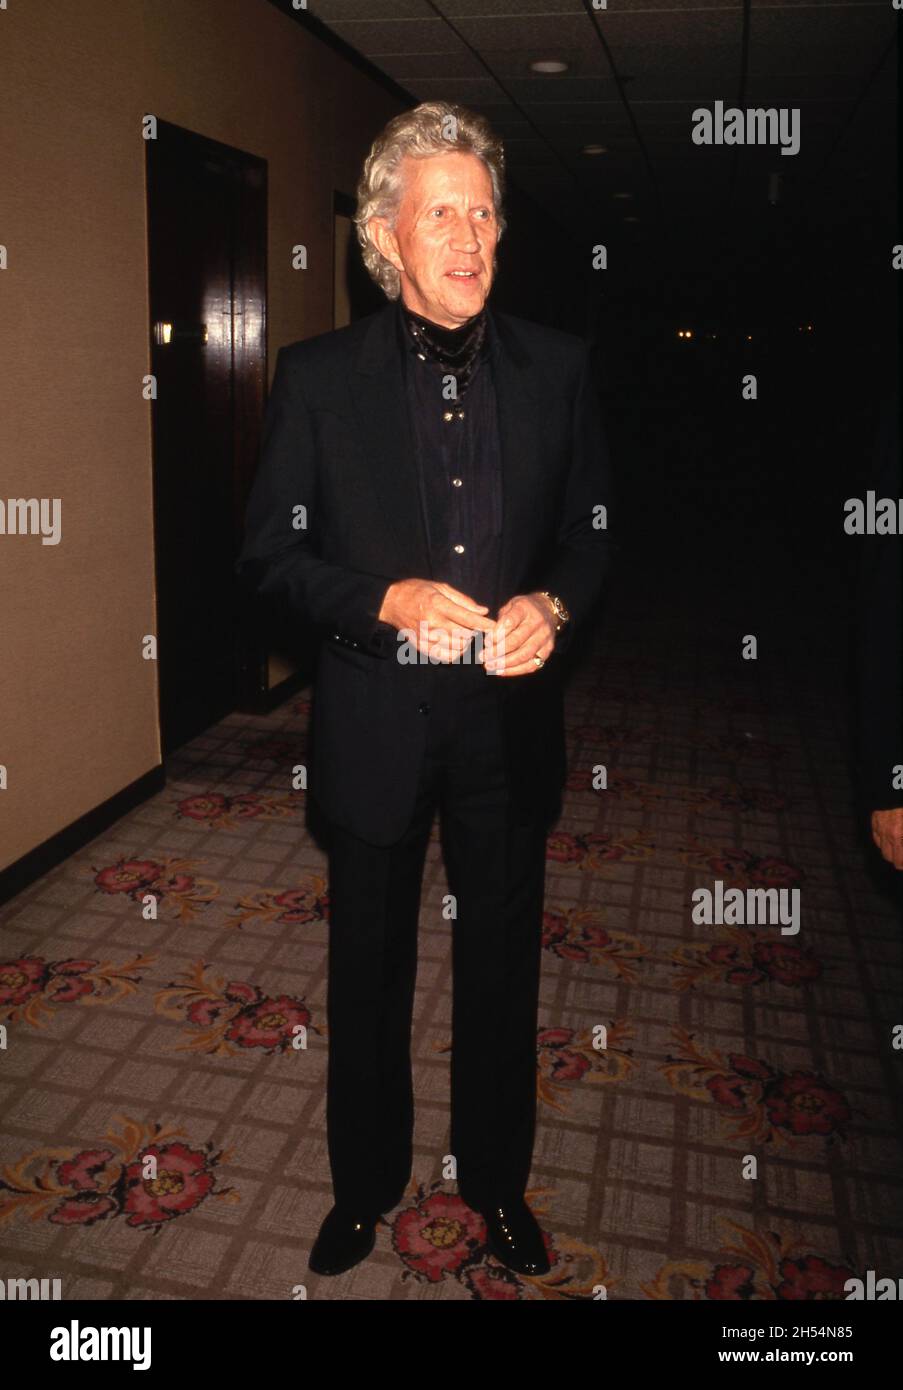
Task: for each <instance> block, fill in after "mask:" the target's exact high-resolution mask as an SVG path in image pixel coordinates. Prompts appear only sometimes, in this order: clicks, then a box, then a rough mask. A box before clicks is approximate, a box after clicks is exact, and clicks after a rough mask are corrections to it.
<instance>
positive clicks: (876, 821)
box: [872, 806, 903, 869]
mask: <svg viewBox="0 0 903 1390" xmlns="http://www.w3.org/2000/svg"><path fill="white" fill-rule="evenodd" d="M872 839H873V840H874V841H875V844H876V845H877V846H878V848H879V849H880V851H881V853H882V854H883V855H884V858H885V859H886V860H887V862H888V863H889V864H893V866H894V868H895V869H903V806H898V807H897V808H896V809H895V810H891V811H873V812H872Z"/></svg>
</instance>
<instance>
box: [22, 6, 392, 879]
mask: <svg viewBox="0 0 903 1390" xmlns="http://www.w3.org/2000/svg"><path fill="white" fill-rule="evenodd" d="M0 30H2V32H0V130H2V132H3V145H4V152H3V214H2V221H0V243H2V244H3V245H4V246H5V247H6V248H7V254H8V267H7V269H5V270H2V271H0V277H2V279H0V290H2V306H3V308H2V329H0V498H3V499H6V498H7V497H21V496H24V497H39V498H40V497H45V498H59V499H61V503H62V542H61V544H59V545H57V546H49V545H48V546H44V545H42V544H41V542H40V539H39V538H38V537H36V536H3V535H0V764H3V765H5V767H6V769H7V777H8V787H7V789H6V790H5V791H0V868H2V867H5V866H6V865H8V864H10V863H12V862H14V861H15V860H16V859H18V858H20V857H21V856H22V855H23V854H25V853H27V852H28V851H29V850H30V849H32V848H34V847H35V846H36V845H38V844H40V843H41V842H42V841H44V840H46V839H47V838H49V837H50V836H52V835H53V834H55V833H56V832H57V831H58V830H60V829H62V828H63V827H64V826H66V825H68V824H70V823H71V822H72V821H74V820H75V819H77V818H78V817H79V816H81V815H83V814H84V813H85V812H87V811H89V810H91V809H92V808H93V807H94V806H96V805H98V804H99V803H101V802H103V801H104V800H106V799H107V798H108V797H110V796H113V795H114V794H115V793H116V792H118V791H120V790H121V789H122V788H123V787H125V786H127V785H128V784H129V783H130V782H132V781H134V780H135V778H137V777H140V776H141V775H142V774H143V773H145V772H147V771H148V770H150V769H151V768H152V767H154V766H155V765H156V764H157V763H158V762H159V760H160V745H159V730H158V723H157V690H156V681H157V672H156V667H155V665H154V663H152V662H146V661H144V660H142V657H141V640H142V637H143V636H144V634H145V633H150V632H153V631H154V579H153V536H152V521H153V518H152V510H151V506H152V499H151V452H150V415H149V410H150V407H149V405H148V404H147V403H146V402H145V401H144V400H143V399H142V395H141V379H142V377H143V376H144V374H145V373H146V372H147V371H148V370H149V343H148V296H147V254H146V219H145V182H144V156H145V149H144V142H143V140H142V138H141V118H142V116H143V115H144V114H145V113H147V112H153V113H154V114H156V115H158V116H160V117H162V118H163V119H165V120H168V121H173V122H175V123H176V124H178V125H183V126H187V127H189V128H190V129H192V130H195V131H198V132H200V133H201V134H203V135H208V136H211V137H212V138H213V139H216V140H221V141H224V142H225V143H226V144H230V145H236V146H238V147H240V148H241V149H244V150H247V151H249V152H250V153H252V154H256V155H260V156H262V157H263V158H265V159H266V160H267V161H268V162H269V324H268V345H269V365H270V372H271V373H272V369H273V366H274V363H275V357H276V349H277V348H278V347H279V346H280V345H281V344H282V343H284V342H290V341H292V340H293V339H296V338H301V337H306V336H308V335H310V334H312V333H315V332H322V331H324V330H326V329H328V328H331V327H332V313H333V278H332V257H333V212H332V206H333V205H332V198H333V190H334V188H336V187H337V188H341V189H344V190H345V191H346V192H347V193H353V191H354V186H355V183H356V179H357V174H358V170H359V167H360V162H361V160H362V158H363V155H364V153H365V152H366V148H367V145H368V144H369V141H370V139H372V136H373V135H374V133H375V132H376V130H378V129H379V127H380V126H381V125H382V124H383V123H384V122H385V121H386V120H387V119H388V118H389V117H390V116H391V115H394V114H395V112H396V111H397V110H398V109H399V107H398V105H397V103H395V102H394V101H393V100H392V98H391V97H390V96H389V95H388V94H387V93H385V92H383V91H382V90H381V89H380V88H379V87H378V86H377V85H376V84H374V83H372V82H371V81H370V80H369V79H368V78H366V77H365V76H363V75H362V74H360V73H359V72H357V71H356V70H355V69H353V68H352V67H351V66H350V65H348V64H347V63H345V62H344V61H343V60H342V59H341V58H340V57H338V56H337V55H336V54H335V53H333V52H332V51H331V50H330V49H328V48H327V47H325V46H324V45H322V44H320V43H319V42H317V41H316V40H314V39H312V38H311V37H310V36H309V35H307V34H306V33H305V32H304V31H303V30H301V29H300V27H299V26H298V25H296V24H295V23H294V22H293V21H292V20H290V19H288V18H286V17H285V16H284V15H281V14H280V13H279V12H278V11H277V10H275V9H274V8H273V6H271V5H270V4H268V3H267V2H266V0H190V3H186V0H79V3H77V4H72V3H71V0H40V4H38V5H34V4H32V5H27V4H25V3H18V0H11V3H10V5H9V8H8V9H7V10H6V11H5V12H3V13H2V15H0ZM297 242H303V243H304V244H305V245H306V246H307V248H308V269H307V271H294V270H292V269H291V260H290V249H291V247H292V246H293V245H294V244H296V243H297Z"/></svg>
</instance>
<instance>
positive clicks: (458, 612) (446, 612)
mask: <svg viewBox="0 0 903 1390" xmlns="http://www.w3.org/2000/svg"><path fill="white" fill-rule="evenodd" d="M469 602H470V600H468V603H469ZM487 611H488V610H487V609H486V608H485V607H484V608H483V609H482V611H479V610H478V609H476V608H466V607H464V606H463V605H462V604H459V603H458V602H457V601H456V600H452V599H450V598H444V597H442V596H441V595H440V596H439V597H438V598H437V599H436V601H435V603H434V604H433V611H432V614H431V615H430V617H429V618H428V620H427V621H428V622H429V624H430V626H431V627H443V626H445V625H446V624H445V623H443V621H441V620H442V619H446V618H447V619H448V620H449V622H450V623H451V624H452V626H455V625H456V626H458V627H466V628H470V630H471V631H474V630H476V631H479V632H491V631H492V629H493V628H494V627H495V619H494V618H486V617H484V616H483V614H484V613H486V612H487Z"/></svg>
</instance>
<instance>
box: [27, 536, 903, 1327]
mask: <svg viewBox="0 0 903 1390" xmlns="http://www.w3.org/2000/svg"><path fill="white" fill-rule="evenodd" d="M648 553H649V554H650V555H651V553H652V549H651V548H650V550H649V552H648ZM785 608H786V605H784V607H782V602H781V600H780V598H779V597H777V598H775V601H774V602H773V603H772V604H771V606H769V607H768V608H767V617H764V618H762V619H761V621H760V622H759V625H758V627H755V628H754V630H755V631H759V632H762V633H767V634H768V635H769V639H770V640H769V641H768V642H767V643H763V647H767V651H763V652H762V654H761V655H760V659H759V660H758V661H757V662H755V663H753V662H744V661H742V660H740V658H739V655H738V653H739V649H740V637H741V635H742V634H743V633H745V632H747V631H748V630H749V617H748V616H745V615H744V612H743V609H742V604H741V605H740V608H739V610H738V604H737V593H736V591H735V590H734V589H732V587H731V585H730V584H729V583H728V582H727V581H726V580H725V582H724V583H723V584H721V583H716V584H713V583H712V576H711V574H710V573H709V572H708V568H707V566H706V564H705V563H703V564H701V565H700V566H698V571H697V572H696V573H694V574H688V573H684V574H680V573H676V572H675V571H673V570H672V569H671V568H670V566H669V565H668V564H667V563H666V561H665V559H663V558H659V559H658V560H657V561H656V562H653V561H652V560H651V559H650V560H649V561H648V562H641V561H640V559H639V558H637V556H636V555H634V557H633V558H632V559H630V558H628V560H627V562H626V563H625V566H624V568H623V570H622V573H621V575H620V578H619V582H618V584H617V588H616V592H615V594H614V596H613V598H612V601H611V603H610V605H609V609H608V612H607V615H606V616H605V619H604V621H603V623H602V624H601V625H600V626H599V628H598V630H597V631H596V632H594V633H592V634H590V640H589V641H588V642H587V644H586V646H585V648H584V651H583V657H582V660H581V662H580V663H579V665H578V666H577V668H576V669H575V670H574V672H573V676H572V680H571V684H570V690H569V699H568V732H569V743H570V750H571V768H572V771H571V776H570V784H569V788H568V792H567V797H566V804H565V809H564V813H563V816H562V818H561V820H560V823H559V825H558V826H557V828H556V830H555V833H554V834H553V835H552V836H551V837H550V839H549V842H548V887H547V896H546V928H547V929H546V941H545V952H544V961H543V983H542V997H541V1013H540V1028H539V1035H538V1040H537V1041H538V1052H539V1062H540V1067H539V1083H538V1084H539V1129H538V1134H537V1140H536V1147H535V1154H534V1166H533V1173H532V1179H531V1188H530V1192H529V1198H530V1201H531V1203H532V1205H533V1208H534V1210H535V1211H536V1213H537V1214H538V1215H539V1216H540V1218H541V1221H542V1224H543V1226H544V1228H545V1229H546V1231H547V1232H548V1236H549V1241H550V1246H551V1251H552V1255H553V1259H554V1263H553V1268H552V1272H551V1273H550V1274H549V1275H547V1276H546V1277H544V1278H542V1279H533V1280H531V1279H526V1278H518V1277H516V1276H514V1275H513V1274H510V1273H508V1272H507V1271H506V1270H504V1269H503V1268H502V1267H501V1266H500V1265H498V1264H497V1263H496V1262H495V1261H494V1260H493V1259H492V1258H491V1257H490V1256H488V1254H487V1252H486V1250H485V1247H484V1244H483V1232H482V1229H481V1221H480V1218H479V1217H477V1216H475V1215H474V1214H473V1213H472V1212H470V1211H469V1209H468V1208H466V1207H465V1206H464V1205H463V1204H462V1203H461V1202H460V1200H459V1199H458V1198H457V1196H456V1195H455V1188H454V1184H453V1183H451V1182H446V1181H443V1178H442V1160H443V1156H444V1154H445V1153H446V1152H447V1147H448V1099H447V1092H448V1050H447V1049H448V1042H449V1018H450V994H449V984H450V938H449V932H450V930H451V928H450V925H449V923H448V922H446V921H444V920H443V918H442V916H441V898H442V895H443V893H444V892H445V891H446V889H445V881H444V876H443V870H442V865H441V859H440V856H439V845H438V840H437V838H435V830H434V841H433V843H432V844H431V847H430V852H429V859H428V864H427V874H426V878H425V881H424V893H423V909H422V917H421V945H420V971H419V977H418V989H417V1002H416V1016H415V1031H414V1038H413V1049H414V1056H415V1059H416V1069H415V1087H416V1094H417V1101H418V1110H417V1128H416V1138H415V1145H416V1147H415V1175H414V1183H413V1184H412V1187H411V1190H410V1192H409V1194H408V1196H407V1198H406V1200H405V1201H404V1202H403V1203H402V1205H401V1206H400V1207H399V1208H398V1209H396V1211H394V1212H393V1213H391V1214H390V1215H389V1216H388V1218H387V1220H386V1221H385V1222H384V1223H383V1224H381V1225H380V1228H379V1231H378V1238H377V1247H376V1250H375V1252H374V1253H373V1255H372V1256H371V1257H370V1258H369V1259H368V1260H367V1261H366V1262H365V1263H364V1264H362V1265H360V1266H359V1267H358V1268H356V1269H354V1270H352V1271H350V1272H349V1273H348V1274H346V1275H345V1276H343V1277H341V1278H339V1279H335V1280H325V1279H317V1278H316V1277H315V1276H313V1275H311V1274H310V1273H309V1272H308V1270H307V1255H308V1252H309V1249H310V1246H311V1243H312V1241H313V1238H314V1236H315V1234H316V1231H317V1228H318V1225H319V1222H320V1220H321V1219H322V1216H323V1215H324V1214H325V1212H326V1210H327V1208H328V1206H329V1205H330V1187H329V1170H328V1164H327V1156H326V1147H325V1128H324V1085H325V1073H326V1036H325V1028H324V1014H325V999H326V953H327V952H326V948H327V926H326V915H327V912H328V898H327V891H328V889H327V883H326V879H325V859H324V855H323V853H322V852H321V850H320V849H319V848H318V847H317V845H316V843H315V842H314V840H313V839H312V838H311V837H310V836H309V835H308V834H307V833H306V832H305V830H304V794H303V793H302V792H293V791H292V790H290V769H291V768H292V767H293V766H294V765H295V764H296V763H298V762H303V761H304V759H305V731H306V727H307V722H308V714H309V704H308V700H307V698H306V697H305V696H304V695H302V696H300V697H296V698H294V699H292V700H290V701H288V702H287V703H286V704H285V705H283V706H282V707H281V708H280V709H278V710H277V711H276V712H275V713H274V714H272V715H269V716H267V717H248V716H243V715H233V716H231V717H229V718H227V719H225V720H223V721H222V723H220V724H219V725H217V726H216V727H215V728H212V729H211V730H209V732H208V733H207V734H205V735H204V736H203V737H201V738H198V739H196V740H195V741H194V742H193V743H191V744H190V745H189V746H188V747H186V748H185V749H183V750H182V751H181V752H180V753H179V754H178V756H176V757H174V758H173V759H171V760H170V763H169V765H168V776H169V781H168V785H167V787H166V789H165V791H164V792H162V793H161V794H160V795H158V796H156V797H154V798H153V799H151V800H150V801H148V802H146V803H144V804H143V805H142V806H141V807H140V808H138V809H137V810H136V811H134V812H133V813H131V814H130V815H128V816H126V817H124V818H123V819H122V820H120V821H119V822H118V823H117V824H116V825H115V826H114V827H113V828H112V829H111V830H110V831H109V832H108V833H107V834H104V835H102V836H101V837H99V838H98V839H97V840H95V841H94V842H93V843H91V844H90V845H89V846H87V847H86V848H85V849H84V850H83V851H81V852H80V853H78V854H76V855H75V856H74V857H73V858H71V859H70V860H69V861H67V862H66V863H65V864H63V865H62V866H61V867H60V868H58V869H57V870H56V871H54V872H53V873H51V874H49V875H48V876H47V877H46V878H45V879H43V880H42V881H40V882H39V883H37V884H35V885H34V886H33V887H31V888H29V889H28V890H26V891H25V892H23V893H22V894H21V895H20V896H19V897H18V898H17V899H15V900H14V901H13V902H11V903H10V904H9V905H8V906H7V907H6V909H5V910H4V912H3V916H2V930H0V959H2V960H3V962H4V963H3V964H2V965H0V1011H2V1012H0V1019H2V1020H3V1021H4V1022H5V1024H6V1026H7V1031H8V1047H7V1050H6V1051H5V1052H4V1053H3V1054H2V1058H3V1060H2V1069H0V1106H2V1138H0V1178H2V1181H0V1244H2V1258H0V1277H13V1276H16V1277H24V1276H47V1277H51V1276H52V1277H60V1278H61V1279H62V1285H63V1296H64V1297H66V1298H77V1297H78V1298H89V1299H104V1298H110V1297H126V1298H134V1299H165V1298H178V1299H192V1298H208V1299H224V1300H229V1299H288V1298H291V1297H292V1296H293V1295H292V1290H293V1289H295V1288H296V1286H298V1285H302V1284H303V1285H304V1286H305V1288H306V1290H307V1294H308V1296H309V1297H311V1298H317V1299H322V1298H330V1299H487V1298H502V1299H522V1300H537V1299H562V1298H574V1299H585V1298H591V1297H593V1291H594V1290H596V1291H597V1292H598V1286H600V1285H604V1286H605V1290H606V1292H607V1295H608V1297H610V1298H612V1299H705V1300H715V1299H728V1300H737V1299H759V1300H768V1299H811V1298H825V1297H828V1298H831V1297H842V1296H843V1291H842V1284H843V1281H844V1280H845V1279H846V1278H848V1277H850V1275H851V1274H858V1275H861V1276H863V1277H864V1272H865V1271H866V1270H868V1269H874V1270H877V1271H878V1274H879V1276H882V1275H883V1276H893V1277H896V1275H897V1274H898V1273H899V1271H900V1270H901V1268H903V1259H901V1255H903V1240H901V1237H903V1182H901V1178H900V1176H899V1175H900V1173H901V1171H903V1165H901V1143H900V1127H899V1103H900V1096H899V1091H898V1090H895V1089H894V1088H895V1081H894V1053H893V1051H892V1048H891V1041H890V1033H891V1027H892V1025H893V1024H894V1023H896V1022H898V1018H899V1011H898V1006H897V1000H898V998H899V985H900V964H901V959H900V958H901V949H900V932H899V925H898V919H897V916H896V911H897V909H896V907H895V905H894V901H893V896H892V892H893V888H894V886H895V885H894V884H890V881H889V878H888V875H886V874H881V873H880V872H875V871H873V869H874V866H872V867H870V863H871V861H870V857H869V855H868V851H867V847H866V846H865V845H864V844H863V842H862V839H861V835H860V834H859V832H858V830H857V822H856V820H855V817H854V811H853V807H852V801H851V788H850V785H849V778H848V773H847V770H846V764H845V757H844V752H843V750H844V748H845V741H846V738H847V734H846V728H845V725H844V718H845V716H844V706H843V700H844V690H843V680H842V661H841V660H840V659H839V658H838V657H837V656H836V654H835V652H834V649H833V647H831V645H830V644H829V643H827V642H826V643H824V644H822V645H821V646H820V645H819V643H818V642H815V641H813V642H810V641H808V640H807V641H806V642H805V643H803V644H801V643H800V641H799V634H798V632H796V631H795V629H794V627H793V620H792V614H789V613H787V612H786V611H785ZM765 611H766V610H764V609H763V610H762V612H765ZM760 617H761V614H760ZM769 623H770V624H771V626H769ZM599 764H602V765H604V766H605V767H606V769H607V781H608V785H607V788H605V789H603V788H601V787H596V786H594V778H593V768H594V767H596V766H597V765H599ZM596 780H598V779H596ZM716 880H721V881H723V882H724V883H725V885H726V886H734V887H741V888H745V887H748V886H753V887H755V886H765V887H767V886H775V887H787V888H793V887H798V888H799V889H800V890H801V903H802V927H801V930H800V932H799V934H798V935H795V936H794V935H784V934H782V933H781V931H780V929H779V927H774V926H759V927H749V926H746V927H730V926H699V925H695V924H694V923H693V921H692V920H691V894H692V892H693V891H694V889H696V888H698V887H700V886H708V887H712V885H713V883H714V882H715V881H716ZM888 886H890V890H891V893H890V895H889V893H888ZM145 894H154V895H155V896H156V897H157V899H158V901H159V913H158V917H157V920H147V914H146V912H145V910H144V908H143V898H144V895H145ZM297 1025H303V1026H304V1028H305V1029H306V1030H307V1038H306V1040H307V1046H306V1047H301V1046H297V1042H298V1041H303V1040H304V1033H303V1032H302V1033H298V1032H296V1031H295V1030H296V1028H297ZM600 1025H602V1026H603V1027H604V1030H606V1032H605V1034H604V1035H603V1034H600ZM602 1037H604V1040H605V1041H606V1042H607V1046H606V1047H603V1048H600V1047H598V1046H596V1045H595V1043H596V1042H597V1041H598V1040H600V1038H602ZM361 1045H362V1047H364V1046H366V1039H364V1038H362V1040H361ZM486 1065H487V1066H491V1065H492V1058H491V1057H489V1056H487V1058H486ZM896 1065H897V1066H898V1065H899V1063H898V1062H897V1063H896ZM747 1156H751V1157H752V1159H754V1160H755V1163H756V1164H757V1171H755V1173H754V1174H753V1173H751V1163H750V1159H749V1158H748V1157H747ZM149 1157H152V1158H153V1157H155V1158H156V1159H157V1163H156V1177H153V1176H152V1172H153V1165H150V1166H148V1165H147V1159H148V1158H149Z"/></svg>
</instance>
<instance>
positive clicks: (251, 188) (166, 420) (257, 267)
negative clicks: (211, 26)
mask: <svg viewBox="0 0 903 1390" xmlns="http://www.w3.org/2000/svg"><path fill="white" fill-rule="evenodd" d="M147 192H148V262H149V279H150V319H151V339H152V341H151V371H152V373H153V376H154V378H155V381H156V399H155V400H154V402H153V404H152V412H153V448H154V520H155V551H156V581H157V625H156V632H157V639H158V661H159V683H160V727H161V738H162V743H163V751H164V753H167V752H171V751H172V750H173V749H175V748H178V747H179V746H180V745H181V744H183V743H185V742H186V740H188V739H190V738H193V737H194V736H195V735H196V734H198V733H200V732H201V731H202V730H203V729H205V728H207V727H208V726H209V725H210V724H213V723H215V722H216V720H217V719H221V718H222V717H223V715H224V714H226V713H228V712H229V711H230V710H232V709H234V708H235V706H236V705H238V704H243V703H246V702H249V701H252V700H253V697H254V695H255V693H256V692H257V691H258V690H259V689H260V688H262V686H263V684H264V676H263V667H264V662H265V653H264V652H263V651H262V650H261V649H260V648H259V646H258V645H257V643H256V642H255V640H254V638H253V636H252V629H251V628H250V626H249V624H248V622H247V620H246V611H245V605H244V603H243V600H242V596H241V594H240V592H239V590H238V587H237V585H236V582H235V577H234V568H233V567H234V562H235V558H236V555H237V550H238V545H239V542H240V534H241V522H242V517H243V514H244V505H245V501H246V498H247V493H248V488H249V486H250V480H251V477H252V476H253V472H254V468H255V465H256V460H257V454H258V450H259V445H260V426H261V419H262V412H263V404H264V393H265V390H266V163H265V161H264V160H261V159H258V158H256V157H255V156H253V155H248V154H245V153H244V152H242V151H241V150H235V149H232V148H231V147H229V146H226V145H221V144H219V143H217V142H216V141H213V140H208V139H206V138H205V137H202V136H200V135H197V134H195V133H194V132H192V131H187V130H183V129H182V128H181V127H178V126H174V125H171V124H169V123H168V122H165V121H160V122H159V124H158V127H157V138H156V139H152V140H149V141H148V142H147Z"/></svg>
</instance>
